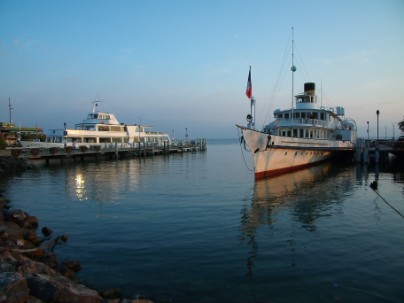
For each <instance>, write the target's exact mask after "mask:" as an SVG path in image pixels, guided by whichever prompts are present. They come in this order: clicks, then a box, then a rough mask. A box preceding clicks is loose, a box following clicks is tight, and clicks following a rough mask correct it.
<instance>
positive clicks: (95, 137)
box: [18, 101, 171, 148]
mask: <svg viewBox="0 0 404 303" xmlns="http://www.w3.org/2000/svg"><path fill="white" fill-rule="evenodd" d="M99 102H100V101H93V102H92V103H93V109H92V112H91V113H89V114H88V115H87V118H86V119H84V120H83V121H82V122H81V123H78V124H76V125H75V128H74V129H67V128H66V127H65V128H60V129H50V130H48V131H47V132H46V141H45V142H41V141H18V143H19V144H20V145H21V146H22V147H24V148H50V147H59V148H64V147H67V146H72V147H73V148H79V147H80V146H86V147H88V148H90V147H92V146H99V147H101V148H104V147H110V146H115V145H117V146H118V147H126V146H127V147H129V146H138V144H155V145H160V146H161V145H164V142H166V143H170V142H171V140H170V137H169V135H168V134H167V133H166V132H156V131H150V130H149V129H150V128H151V126H144V125H136V124H134V125H128V124H124V123H120V122H119V121H118V120H117V118H116V117H115V115H114V114H112V113H108V112H100V111H98V110H97V107H98V103H99Z"/></svg>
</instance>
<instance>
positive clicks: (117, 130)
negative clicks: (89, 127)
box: [111, 126, 121, 132]
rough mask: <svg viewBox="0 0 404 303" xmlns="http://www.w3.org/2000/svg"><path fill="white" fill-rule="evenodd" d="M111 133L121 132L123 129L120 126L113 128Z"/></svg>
mask: <svg viewBox="0 0 404 303" xmlns="http://www.w3.org/2000/svg"><path fill="white" fill-rule="evenodd" d="M111 131H113V132H119V131H121V127H120V126H111Z"/></svg>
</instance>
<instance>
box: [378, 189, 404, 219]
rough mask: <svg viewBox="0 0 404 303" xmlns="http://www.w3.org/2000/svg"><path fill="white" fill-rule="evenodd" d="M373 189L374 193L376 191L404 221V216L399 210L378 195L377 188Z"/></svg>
mask: <svg viewBox="0 0 404 303" xmlns="http://www.w3.org/2000/svg"><path fill="white" fill-rule="evenodd" d="M372 189H373V191H374V192H375V193H376V194H377V195H378V196H379V197H380V198H381V199H382V200H383V201H384V202H385V203H386V204H387V205H388V206H390V207H391V208H392V209H393V210H395V211H396V213H398V214H399V215H400V216H401V217H402V218H403V219H404V215H403V214H402V213H401V212H400V211H399V210H397V209H396V208H395V207H394V206H393V205H391V204H390V203H389V202H387V200H386V199H385V198H383V197H382V196H381V195H380V194H379V193H378V191H377V188H372Z"/></svg>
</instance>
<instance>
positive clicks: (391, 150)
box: [355, 138, 404, 163]
mask: <svg viewBox="0 0 404 303" xmlns="http://www.w3.org/2000/svg"><path fill="white" fill-rule="evenodd" d="M390 155H394V156H396V157H398V158H404V141H396V140H367V139H363V138H359V139H357V142H356V151H355V160H356V162H364V163H370V162H373V163H381V162H387V161H388V159H389V156H390Z"/></svg>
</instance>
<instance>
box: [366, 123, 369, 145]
mask: <svg viewBox="0 0 404 303" xmlns="http://www.w3.org/2000/svg"><path fill="white" fill-rule="evenodd" d="M366 123H367V124H368V141H369V121H368V122H366Z"/></svg>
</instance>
